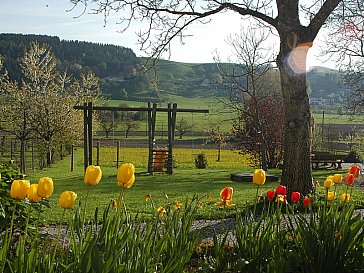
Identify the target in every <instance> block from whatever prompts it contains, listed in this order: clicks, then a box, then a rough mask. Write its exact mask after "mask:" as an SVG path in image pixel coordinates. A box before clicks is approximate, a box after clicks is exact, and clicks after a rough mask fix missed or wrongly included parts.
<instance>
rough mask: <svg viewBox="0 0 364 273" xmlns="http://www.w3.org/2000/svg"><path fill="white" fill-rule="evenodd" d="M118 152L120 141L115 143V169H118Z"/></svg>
mask: <svg viewBox="0 0 364 273" xmlns="http://www.w3.org/2000/svg"><path fill="white" fill-rule="evenodd" d="M119 151H120V141H119V140H118V141H116V168H117V169H118V168H119Z"/></svg>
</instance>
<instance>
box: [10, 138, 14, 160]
mask: <svg viewBox="0 0 364 273" xmlns="http://www.w3.org/2000/svg"><path fill="white" fill-rule="evenodd" d="M13 149H14V147H13V142H10V160H13V155H14V150H13Z"/></svg>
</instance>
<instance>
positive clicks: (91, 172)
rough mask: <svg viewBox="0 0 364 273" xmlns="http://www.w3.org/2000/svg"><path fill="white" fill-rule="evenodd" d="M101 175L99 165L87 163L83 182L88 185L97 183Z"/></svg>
mask: <svg viewBox="0 0 364 273" xmlns="http://www.w3.org/2000/svg"><path fill="white" fill-rule="evenodd" d="M101 177H102V171H101V168H100V166H93V165H89V166H88V167H87V168H86V172H85V176H84V178H83V182H85V184H87V185H89V186H94V185H97V184H99V182H100V180H101Z"/></svg>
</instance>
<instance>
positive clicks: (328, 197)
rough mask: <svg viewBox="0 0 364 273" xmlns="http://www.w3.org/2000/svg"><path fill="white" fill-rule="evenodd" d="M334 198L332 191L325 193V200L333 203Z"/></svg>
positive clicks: (334, 194)
mask: <svg viewBox="0 0 364 273" xmlns="http://www.w3.org/2000/svg"><path fill="white" fill-rule="evenodd" d="M335 198H336V193H335V192H334V191H329V192H328V193H327V200H329V201H333V200H335Z"/></svg>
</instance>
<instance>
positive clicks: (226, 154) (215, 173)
mask: <svg viewBox="0 0 364 273" xmlns="http://www.w3.org/2000/svg"><path fill="white" fill-rule="evenodd" d="M121 152H122V156H121V158H122V159H123V160H124V161H125V162H131V163H133V164H134V165H135V167H136V172H137V174H136V181H135V184H134V186H133V187H132V188H131V189H130V190H126V191H125V203H126V206H127V209H128V210H129V211H130V212H131V213H135V214H146V215H152V212H153V209H152V207H151V202H150V201H148V203H146V202H145V198H144V197H145V195H146V194H149V195H151V196H152V199H153V203H154V209H156V208H157V207H159V206H166V205H167V204H169V203H172V202H173V201H176V200H179V201H184V200H186V198H192V197H193V196H194V195H195V194H197V195H198V196H199V198H201V202H200V203H201V204H200V209H199V212H198V215H197V217H199V218H217V217H220V216H222V214H223V213H225V212H224V211H223V210H222V209H218V208H217V207H216V205H215V202H217V201H219V193H220V190H221V189H222V188H223V187H226V186H231V187H233V188H234V196H233V203H235V204H236V205H237V206H238V207H243V206H245V205H246V204H247V203H251V202H252V201H253V200H254V198H255V195H256V186H255V185H253V184H252V183H238V182H232V181H230V174H231V173H235V172H248V173H250V172H252V171H253V168H252V167H249V166H248V161H247V159H246V158H244V157H243V156H241V155H239V154H238V153H236V152H234V151H229V150H224V151H223V152H222V160H221V161H220V162H216V151H215V150H195V149H175V152H174V153H175V161H176V164H177V168H175V169H174V170H175V172H174V174H173V175H167V174H162V173H157V174H155V175H153V176H150V175H148V174H147V173H146V170H147V152H148V150H147V149H144V148H124V149H122V151H121ZM199 152H204V153H205V154H206V156H207V158H208V162H209V167H208V168H206V169H197V168H195V166H194V163H193V158H194V154H197V153H199ZM82 156H83V150H82V149H80V148H79V149H77V150H76V153H75V170H74V171H73V172H71V171H70V157H66V158H65V159H64V160H62V161H60V162H58V163H57V164H55V165H54V166H52V167H51V168H48V169H44V170H42V171H38V172H36V173H34V174H32V175H30V177H29V179H30V180H31V182H32V183H36V182H37V181H38V179H39V178H40V177H43V176H49V177H52V178H53V180H54V185H55V190H54V193H53V195H52V196H51V198H50V199H49V201H50V208H49V209H47V210H46V212H45V213H44V214H43V216H44V218H45V220H46V221H47V222H49V223H51V222H58V221H59V219H60V215H61V213H62V210H61V209H60V208H59V207H58V198H59V196H60V194H61V193H62V192H63V191H64V190H71V191H74V192H76V193H77V195H78V197H77V200H78V201H79V202H81V203H84V202H85V199H86V195H87V191H88V190H90V192H89V197H88V201H87V215H88V217H93V215H94V212H95V208H96V207H99V209H100V211H103V209H104V208H105V207H106V206H107V205H108V204H109V203H110V200H111V199H112V198H115V199H117V198H119V195H120V189H119V188H118V187H117V182H116V173H117V168H116V163H115V162H114V160H115V158H116V154H115V149H114V148H108V147H102V149H101V153H100V165H101V167H102V171H103V177H102V180H101V182H100V184H99V185H97V186H95V187H92V188H89V187H88V186H86V185H85V184H84V183H83V157H82ZM95 157H96V155H95ZM346 171H347V170H342V171H341V172H342V173H345V172H346ZM335 172H336V171H333V170H331V171H326V170H325V171H315V172H314V179H315V180H319V181H321V184H323V181H324V179H325V178H326V176H328V175H331V174H334V173H335ZM269 173H271V174H275V175H280V173H281V171H280V170H278V169H274V170H270V171H269ZM276 186H277V183H276V182H267V183H266V184H265V185H264V186H262V187H261V193H265V192H266V191H267V190H268V189H273V188H275V187H276ZM319 191H323V188H319ZM343 191H344V187H340V188H339V192H338V194H341V192H343ZM207 196H211V197H212V199H211V200H208V199H207ZM338 196H340V195H338ZM362 199H363V197H362V192H361V191H360V190H356V189H354V192H353V200H355V201H361V200H362ZM234 211H235V210H234V209H231V210H229V211H227V213H233V212H234Z"/></svg>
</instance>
